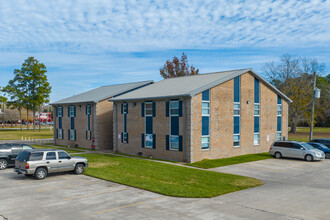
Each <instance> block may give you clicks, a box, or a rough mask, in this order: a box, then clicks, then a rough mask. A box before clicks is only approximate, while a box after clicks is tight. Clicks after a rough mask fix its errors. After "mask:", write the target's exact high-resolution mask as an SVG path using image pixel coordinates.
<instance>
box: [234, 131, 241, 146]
mask: <svg viewBox="0 0 330 220" xmlns="http://www.w3.org/2000/svg"><path fill="white" fill-rule="evenodd" d="M239 138H240V135H239V134H234V147H239V144H240V141H239Z"/></svg>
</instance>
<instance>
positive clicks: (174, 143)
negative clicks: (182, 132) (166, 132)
mask: <svg viewBox="0 0 330 220" xmlns="http://www.w3.org/2000/svg"><path fill="white" fill-rule="evenodd" d="M179 141H180V139H179V135H171V137H170V150H179V145H180V143H179Z"/></svg>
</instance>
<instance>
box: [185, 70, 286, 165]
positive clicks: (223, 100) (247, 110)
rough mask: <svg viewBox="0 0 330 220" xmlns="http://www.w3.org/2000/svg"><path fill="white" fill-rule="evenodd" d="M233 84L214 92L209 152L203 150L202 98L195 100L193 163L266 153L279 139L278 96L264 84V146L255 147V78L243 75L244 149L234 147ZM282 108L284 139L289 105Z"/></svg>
mask: <svg viewBox="0 0 330 220" xmlns="http://www.w3.org/2000/svg"><path fill="white" fill-rule="evenodd" d="M233 82H234V80H230V81H227V82H225V83H223V84H221V85H218V86H216V87H214V88H212V89H210V149H209V150H202V149H201V119H202V112H201V106H202V95H201V94H198V95H196V96H194V97H193V98H192V110H191V120H192V122H191V124H192V129H191V138H192V141H191V146H190V152H191V155H192V156H191V158H190V159H191V160H190V162H195V161H199V160H203V159H216V158H225V157H232V156H237V155H243V154H248V153H258V152H265V151H268V150H269V147H270V145H271V143H272V142H273V141H274V140H275V139H276V133H277V120H276V119H277V93H275V92H274V91H273V90H271V89H270V88H269V87H267V86H266V85H265V84H263V83H262V82H260V145H254V140H253V136H254V76H253V75H251V74H250V73H246V74H243V75H241V100H240V101H241V117H240V140H241V141H240V147H233V111H234V109H233V99H234V93H233V90H234V89H233V87H234V83H233ZM248 101H249V104H248V103H247V102H248ZM282 105H283V113H282V137H284V136H286V137H287V136H288V127H287V125H288V104H287V103H286V102H285V101H284V100H282Z"/></svg>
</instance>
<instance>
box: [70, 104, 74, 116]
mask: <svg viewBox="0 0 330 220" xmlns="http://www.w3.org/2000/svg"><path fill="white" fill-rule="evenodd" d="M70 117H74V106H73V105H71V106H70Z"/></svg>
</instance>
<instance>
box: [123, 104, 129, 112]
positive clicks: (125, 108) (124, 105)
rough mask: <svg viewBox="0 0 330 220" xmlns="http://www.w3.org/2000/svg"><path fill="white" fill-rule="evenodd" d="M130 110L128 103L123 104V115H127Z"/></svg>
mask: <svg viewBox="0 0 330 220" xmlns="http://www.w3.org/2000/svg"><path fill="white" fill-rule="evenodd" d="M127 110H128V103H123V114H127V112H128V111H127Z"/></svg>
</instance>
